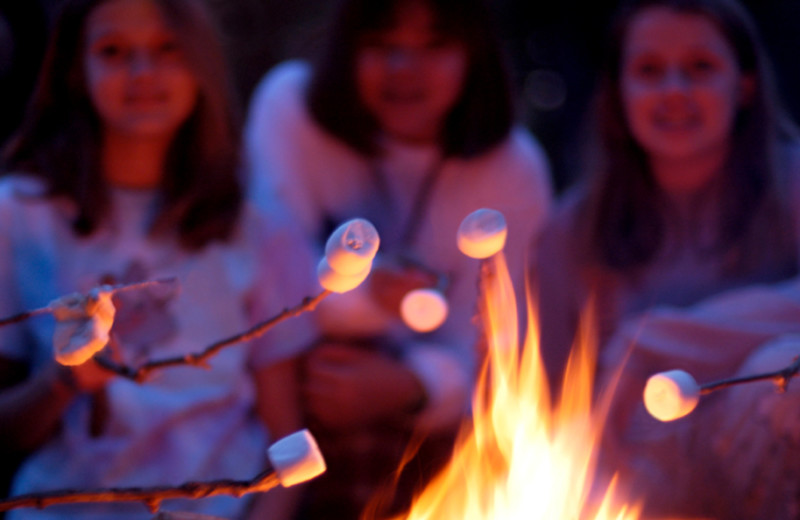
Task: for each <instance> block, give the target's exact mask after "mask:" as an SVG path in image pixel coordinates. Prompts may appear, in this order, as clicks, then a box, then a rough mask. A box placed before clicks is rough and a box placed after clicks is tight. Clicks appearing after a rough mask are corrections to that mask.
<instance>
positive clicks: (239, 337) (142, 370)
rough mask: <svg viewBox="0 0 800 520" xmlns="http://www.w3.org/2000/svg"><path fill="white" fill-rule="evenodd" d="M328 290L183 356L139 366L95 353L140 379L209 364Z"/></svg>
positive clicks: (103, 361) (117, 371)
mask: <svg viewBox="0 0 800 520" xmlns="http://www.w3.org/2000/svg"><path fill="white" fill-rule="evenodd" d="M329 294H331V291H329V290H327V289H326V290H324V291H322V292H321V293H320V294H318V295H317V296H315V297H313V298H312V297H310V296H307V297H306V298H304V299H303V301H302V303H300V304H299V305H296V306H294V307H291V308H285V309H283V311H282V312H280V313H279V314H277V315H276V316H273V317H272V318H269V319H268V320H265V321H262V322H261V323H258V324H257V325H255V326H253V327H252V328H250V329H248V330H246V331H245V332H242V333H240V334H236V335H235V336H231V337H229V338H226V339H222V340H219V341H217V342H215V343H212V344H211V345H209V346H207V347H206V348H205V349H203V350H202V351H201V352H197V353H194V354H186V355H183V356H175V357H171V358H165V359H159V360H154V361H148V362H146V363H144V364H142V365H141V366H139V367H138V368H133V367H129V366H126V365H122V364H118V363H116V362H115V361H112V360H111V359H109V358H107V357H105V356H95V358H94V359H95V360H96V361H97V363H98V364H99V365H100V366H101V367H102V368H104V369H106V370H108V371H110V372H113V373H115V374H117V375H120V376H122V377H126V378H128V379H132V380H134V381H137V382H141V381H143V380H144V379H145V378H146V377H147V375H148V374H149V373H150V372H152V371H154V370H159V369H162V368H166V367H173V366H179V365H191V366H201V367H206V368H207V367H208V364H207V363H206V361H207V360H208V359H209V358H211V357H212V356H214V355H216V354H217V352H219V351H220V350H222V349H223V348H225V347H229V346H231V345H235V344H237V343H242V342H245V341H250V340H251V339H255V338H257V337H259V336H261V335H263V334H264V333H266V332H267V331H268V330H269V329H271V328H272V327H274V326H275V325H277V324H278V323H281V322H282V321H286V320H288V319H289V318H294V317H296V316H299V315H300V314H303V313H304V312H308V311H313V310H314V309H315V308H316V306H317V305H318V304H319V302H321V301H322V300H323V299H324V298H325V297H327V296H328V295H329Z"/></svg>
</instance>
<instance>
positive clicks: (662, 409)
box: [644, 370, 700, 422]
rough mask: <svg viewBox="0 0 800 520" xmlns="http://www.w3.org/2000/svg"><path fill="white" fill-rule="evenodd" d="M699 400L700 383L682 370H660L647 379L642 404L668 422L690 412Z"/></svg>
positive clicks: (660, 419) (651, 412)
mask: <svg viewBox="0 0 800 520" xmlns="http://www.w3.org/2000/svg"><path fill="white" fill-rule="evenodd" d="M699 401H700V385H698V384H697V381H695V380H694V378H693V377H692V375H691V374H689V373H688V372H685V371H683V370H670V371H668V372H660V373H658V374H655V375H653V376H650V378H649V379H648V380H647V384H646V385H645V387H644V404H645V406H646V407H647V411H648V412H650V415H652V416H653V417H655V418H656V419H658V420H659V421H663V422H669V421H674V420H676V419H680V418H681V417H683V416H685V415H688V414H690V413H691V412H692V411H693V410H694V409H695V407H696V406H697V403H698V402H699Z"/></svg>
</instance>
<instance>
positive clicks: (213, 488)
mask: <svg viewBox="0 0 800 520" xmlns="http://www.w3.org/2000/svg"><path fill="white" fill-rule="evenodd" d="M278 485H280V480H279V479H278V476H277V474H276V472H275V470H274V469H272V468H269V469H267V470H264V471H262V472H261V473H260V474H258V475H257V476H256V477H255V478H253V479H252V480H230V479H223V480H211V481H207V482H186V483H184V484H181V485H180V486H177V487H167V486H155V487H132V488H107V489H97V490H87V491H77V490H70V489H65V490H57V491H51V492H44V493H30V494H26V495H18V496H15V497H10V498H7V499H4V500H0V512H2V511H9V510H11V509H19V508H23V507H36V508H38V509H41V508H44V507H48V506H51V505H56V504H75V503H84V502H93V503H97V502H142V503H143V504H144V505H145V506H147V508H148V509H149V510H150V512H151V513H156V512H157V511H158V509H159V507H160V506H161V502H162V501H163V500H166V499H171V498H190V499H198V498H205V497H211V496H217V495H231V496H234V497H237V498H238V497H241V496H243V495H246V494H248V493H260V492H264V491H269V490H270V489H272V488H275V487H277V486H278Z"/></svg>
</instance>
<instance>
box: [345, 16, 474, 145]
mask: <svg viewBox="0 0 800 520" xmlns="http://www.w3.org/2000/svg"><path fill="white" fill-rule="evenodd" d="M395 19H396V21H395V23H394V24H392V26H390V27H388V28H386V29H384V30H380V31H375V32H370V33H366V34H365V35H364V36H363V37H362V39H361V41H360V48H359V51H358V53H357V57H356V85H357V89H358V94H359V96H360V98H361V100H362V102H363V103H364V105H365V106H366V108H367V110H368V111H369V112H370V113H371V114H372V116H373V117H375V119H376V120H377V121H378V124H379V125H380V127H381V129H382V131H383V132H384V133H385V134H388V135H390V136H392V137H394V138H396V139H399V140H402V141H407V142H413V143H432V142H436V141H437V140H438V139H439V137H440V135H441V131H442V128H443V126H444V122H445V119H446V117H447V115H448V113H449V112H450V110H451V109H452V108H453V107H454V106H455V104H456V103H457V101H458V99H459V96H460V95H461V92H462V89H463V83H464V78H465V76H466V73H467V66H468V63H467V62H468V59H467V51H466V49H465V47H464V45H463V44H462V43H461V42H457V41H453V40H452V39H451V38H448V37H447V36H445V35H443V34H442V33H441V32H439V31H438V30H437V27H436V19H435V16H434V13H433V12H432V11H431V9H430V8H429V7H428V6H427V5H426V4H425V3H424V2H422V1H412V2H406V3H403V4H401V5H400V7H399V8H398V12H397V16H396V17H395Z"/></svg>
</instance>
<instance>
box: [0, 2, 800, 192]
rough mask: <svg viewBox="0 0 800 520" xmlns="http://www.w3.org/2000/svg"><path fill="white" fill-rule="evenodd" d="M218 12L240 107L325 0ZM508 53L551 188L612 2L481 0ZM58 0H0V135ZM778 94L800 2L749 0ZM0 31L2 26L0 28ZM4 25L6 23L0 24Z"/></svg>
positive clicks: (303, 44)
mask: <svg viewBox="0 0 800 520" xmlns="http://www.w3.org/2000/svg"><path fill="white" fill-rule="evenodd" d="M205 1H207V2H208V3H209V4H210V5H211V7H212V9H213V10H214V12H215V13H216V15H217V18H218V21H219V25H220V28H221V29H222V30H223V35H224V37H225V45H226V48H227V50H228V55H229V58H230V62H231V65H232V68H233V72H234V74H235V78H234V79H235V81H236V85H237V87H238V91H239V95H240V98H241V100H242V105H243V107H245V106H246V103H247V100H248V99H249V96H250V94H251V92H252V89H253V87H254V86H255V85H256V83H257V82H258V80H259V78H260V77H261V76H262V75H263V74H264V73H265V72H266V71H267V70H268V69H269V68H270V67H271V66H272V65H274V64H275V63H277V62H279V61H281V60H283V59H286V58H292V57H310V56H313V55H314V53H315V52H316V50H317V49H319V48H320V47H321V46H322V44H323V43H322V42H323V37H324V34H325V28H326V24H327V21H328V20H329V19H330V17H331V13H332V10H333V7H334V5H335V1H334V0H205ZM489 1H490V5H491V6H492V8H493V10H494V11H495V14H496V17H497V20H498V25H499V27H500V30H501V34H502V36H503V39H504V41H505V43H506V45H507V49H508V51H509V56H510V57H511V59H512V64H513V75H514V80H515V84H516V86H517V88H518V93H519V99H520V103H519V109H520V119H521V121H522V122H523V123H525V124H526V125H527V126H528V127H529V128H530V129H531V130H532V131H533V132H534V133H535V134H536V136H537V137H538V138H539V139H540V141H541V142H542V144H543V145H544V146H545V148H546V150H547V152H548V154H549V156H550V159H551V163H552V166H553V172H554V176H555V181H556V185H557V187H558V188H559V189H560V188H563V187H564V186H565V185H567V184H568V183H569V182H570V181H571V180H573V179H574V178H575V175H576V172H577V171H578V170H579V168H580V164H579V162H578V161H579V157H580V154H579V151H580V150H579V147H578V143H579V142H580V141H581V139H580V136H581V125H582V123H583V122H584V118H585V115H586V112H587V107H588V101H589V98H590V95H591V91H592V87H593V83H594V78H595V73H596V70H597V67H598V61H599V59H600V53H601V50H602V47H603V45H602V42H603V39H604V35H605V31H606V28H607V25H608V21H609V19H610V16H611V13H612V11H613V9H614V8H615V6H616V5H617V4H618V2H617V1H609V0H595V1H575V0H560V1H537V0H489ZM59 2H60V0H0V10H2V13H3V15H4V17H5V19H6V21H7V26H8V28H10V29H11V33H12V34H11V36H12V38H13V39H12V41H13V42H14V44H15V45H14V46H13V47H11V48H10V49H9V45H8V41H7V38H4V37H0V99H2V110H0V113H2V116H1V117H0V139H4V138H5V137H6V136H7V135H8V134H9V133H10V132H11V131H13V129H14V128H15V127H16V126H17V125H18V124H19V121H20V119H21V117H22V109H23V107H24V100H25V99H26V97H27V95H28V93H29V92H30V90H31V85H32V82H33V78H34V77H35V73H36V70H37V68H38V64H39V59H40V56H41V51H42V48H43V45H44V41H45V39H46V35H47V32H48V31H47V25H48V23H49V20H50V18H51V16H52V13H53V12H54V11H55V8H56V7H57V5H58V3H59ZM744 3H745V4H746V5H747V7H748V8H749V9H750V11H751V12H752V13H753V15H754V17H755V19H756V21H757V23H758V25H759V27H760V29H761V31H762V35H763V36H764V39H765V42H766V44H767V48H768V50H769V52H770V54H771V57H772V59H773V62H774V64H775V68H776V73H777V76H778V80H779V86H780V90H781V94H782V96H783V100H784V102H785V104H786V106H787V108H788V109H789V110H790V113H792V114H793V115H794V117H795V120H798V119H800V99H798V96H797V95H796V93H798V92H800V58H798V50H800V0H750V1H745V2H744ZM0 29H2V26H0ZM1 33H6V34H7V33H8V31H0V34H1Z"/></svg>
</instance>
